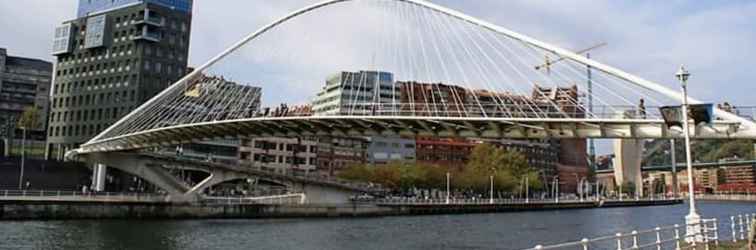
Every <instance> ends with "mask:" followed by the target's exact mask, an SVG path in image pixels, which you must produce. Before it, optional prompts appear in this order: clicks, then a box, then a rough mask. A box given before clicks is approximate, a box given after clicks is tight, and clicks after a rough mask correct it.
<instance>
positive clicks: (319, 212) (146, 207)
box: [0, 200, 682, 220]
mask: <svg viewBox="0 0 756 250" xmlns="http://www.w3.org/2000/svg"><path fill="white" fill-rule="evenodd" d="M679 203H682V201H681V200H655V201H653V200H640V201H636V200H631V201H607V202H604V203H603V204H599V203H595V202H560V203H554V202H533V203H502V204H360V203H352V204H338V205H335V204H301V205H265V204H243V205H240V204H237V205H235V204H213V205H201V204H175V203H155V202H72V201H1V202H0V220H77V219H260V218H337V217H376V216H409V215H425V214H467V213H505V212H522V211H541V210H567V209H600V208H610V207H634V206H665V205H674V204H679Z"/></svg>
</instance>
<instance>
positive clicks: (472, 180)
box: [338, 144, 542, 193]
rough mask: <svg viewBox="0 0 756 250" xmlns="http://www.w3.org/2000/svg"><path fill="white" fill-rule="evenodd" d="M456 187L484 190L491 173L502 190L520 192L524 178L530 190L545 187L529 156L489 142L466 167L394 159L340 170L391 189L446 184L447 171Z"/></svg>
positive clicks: (442, 186)
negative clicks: (450, 166)
mask: <svg viewBox="0 0 756 250" xmlns="http://www.w3.org/2000/svg"><path fill="white" fill-rule="evenodd" d="M447 174H449V175H450V186H451V188H452V189H454V190H469V191H474V192H478V193H484V192H486V191H487V190H490V185H491V182H490V181H491V177H493V185H494V189H495V190H497V191H503V192H520V191H521V189H524V187H525V180H527V181H528V183H527V184H528V185H529V186H530V188H531V190H534V191H535V190H539V189H541V188H542V184H541V181H540V180H539V174H538V172H537V171H536V170H535V169H533V168H531V167H530V166H529V165H528V161H527V159H526V157H525V156H524V155H523V154H521V153H519V152H515V151H507V150H503V149H499V148H496V147H494V146H492V145H489V144H481V145H478V146H476V147H475V148H474V149H473V151H472V153H471V155H470V157H469V160H468V162H467V164H466V165H465V166H464V167H461V168H448V167H442V166H438V165H432V164H423V163H415V162H393V163H390V164H388V165H385V166H372V165H357V166H353V167H350V168H347V169H345V170H343V171H341V172H340V173H339V175H338V176H339V177H340V178H342V179H346V180H350V181H357V182H372V183H377V184H380V185H382V186H383V187H386V188H390V189H392V190H410V189H440V190H443V189H445V188H446V175H447Z"/></svg>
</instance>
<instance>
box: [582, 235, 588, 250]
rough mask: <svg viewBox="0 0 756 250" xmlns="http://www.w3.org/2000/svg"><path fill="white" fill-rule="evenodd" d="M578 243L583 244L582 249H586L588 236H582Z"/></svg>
mask: <svg viewBox="0 0 756 250" xmlns="http://www.w3.org/2000/svg"><path fill="white" fill-rule="evenodd" d="M580 243H581V244H583V250H588V238H583V239H582V240H580Z"/></svg>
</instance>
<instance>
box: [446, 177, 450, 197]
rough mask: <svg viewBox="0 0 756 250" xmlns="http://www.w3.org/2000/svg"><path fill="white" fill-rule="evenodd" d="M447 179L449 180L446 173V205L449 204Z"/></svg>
mask: <svg viewBox="0 0 756 250" xmlns="http://www.w3.org/2000/svg"><path fill="white" fill-rule="evenodd" d="M449 178H451V176H450V174H449V172H446V204H449Z"/></svg>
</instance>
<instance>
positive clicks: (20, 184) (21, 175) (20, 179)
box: [18, 126, 26, 190]
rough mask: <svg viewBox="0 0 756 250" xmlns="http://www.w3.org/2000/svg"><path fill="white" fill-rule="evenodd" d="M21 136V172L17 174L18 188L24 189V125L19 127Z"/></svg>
mask: <svg viewBox="0 0 756 250" xmlns="http://www.w3.org/2000/svg"><path fill="white" fill-rule="evenodd" d="M21 130H22V131H23V136H22V137H21V172H20V173H19V175H18V189H19V190H23V189H24V167H25V166H26V126H23V127H21Z"/></svg>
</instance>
